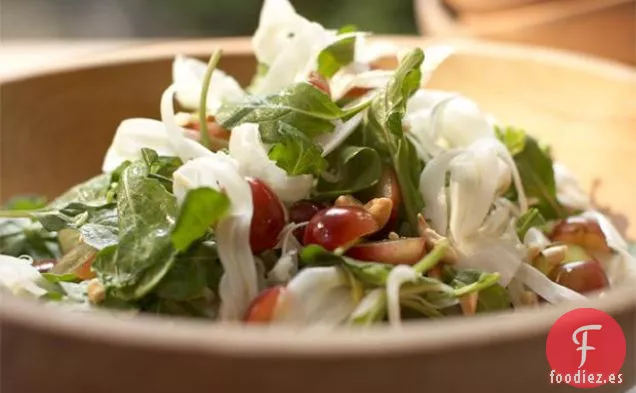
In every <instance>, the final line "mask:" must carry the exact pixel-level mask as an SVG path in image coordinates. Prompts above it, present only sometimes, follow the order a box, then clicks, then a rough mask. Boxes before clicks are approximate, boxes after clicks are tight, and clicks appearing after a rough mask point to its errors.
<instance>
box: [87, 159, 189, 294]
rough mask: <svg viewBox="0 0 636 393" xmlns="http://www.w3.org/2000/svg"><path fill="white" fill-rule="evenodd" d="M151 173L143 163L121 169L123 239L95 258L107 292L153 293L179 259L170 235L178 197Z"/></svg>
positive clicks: (119, 199) (119, 203) (119, 208)
mask: <svg viewBox="0 0 636 393" xmlns="http://www.w3.org/2000/svg"><path fill="white" fill-rule="evenodd" d="M147 175H148V167H147V165H146V164H145V163H144V162H136V163H133V164H132V165H130V166H129V167H127V168H126V169H125V170H124V171H123V173H122V175H121V182H120V184H119V189H118V192H117V211H118V216H119V243H118V244H117V245H114V246H109V247H106V248H104V249H102V250H101V251H100V252H99V253H98V254H97V257H96V260H95V262H94V263H93V270H95V271H96V273H97V275H98V277H99V278H100V280H101V281H102V283H104V284H105V287H106V290H107V293H108V295H109V296H112V297H115V298H118V299H122V300H134V299H139V298H141V297H142V296H144V295H145V294H147V293H148V292H150V291H151V290H152V289H153V288H154V287H155V285H156V284H157V283H158V282H159V281H160V280H161V279H162V278H163V277H164V276H165V274H166V273H167V272H168V270H170V268H171V267H172V265H173V263H174V260H175V255H176V250H175V249H174V248H173V247H172V242H171V236H170V235H171V232H172V227H173V223H174V222H176V219H177V213H178V208H177V201H176V199H175V197H174V196H173V195H172V194H170V193H169V192H168V191H166V189H165V188H164V187H163V186H162V185H161V184H160V183H159V182H158V181H157V180H155V179H151V178H149V177H148V176H147Z"/></svg>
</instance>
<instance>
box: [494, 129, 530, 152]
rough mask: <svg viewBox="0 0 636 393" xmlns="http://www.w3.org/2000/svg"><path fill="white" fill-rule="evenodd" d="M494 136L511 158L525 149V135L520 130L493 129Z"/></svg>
mask: <svg viewBox="0 0 636 393" xmlns="http://www.w3.org/2000/svg"><path fill="white" fill-rule="evenodd" d="M495 134H496V135H497V138H498V139H499V140H500V141H501V142H502V143H503V144H504V145H505V146H506V148H508V151H509V152H510V154H512V155H513V156H514V155H515V154H519V153H521V152H522V151H523V149H525V147H526V133H525V131H524V130H522V129H518V128H514V127H506V128H500V127H495Z"/></svg>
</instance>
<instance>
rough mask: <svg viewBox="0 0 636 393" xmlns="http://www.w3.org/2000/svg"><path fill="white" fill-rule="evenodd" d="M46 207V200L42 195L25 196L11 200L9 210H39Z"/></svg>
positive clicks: (7, 207) (8, 203) (7, 205)
mask: <svg viewBox="0 0 636 393" xmlns="http://www.w3.org/2000/svg"><path fill="white" fill-rule="evenodd" d="M43 207H46V198H45V197H43V196H41V195H23V196H19V197H15V198H11V199H9V201H7V203H6V206H5V209H7V210H37V209H41V208H43Z"/></svg>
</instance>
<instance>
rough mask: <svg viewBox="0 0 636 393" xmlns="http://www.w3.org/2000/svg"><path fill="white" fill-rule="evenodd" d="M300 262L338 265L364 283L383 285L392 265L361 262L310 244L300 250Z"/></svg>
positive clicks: (313, 264) (316, 264) (312, 264)
mask: <svg viewBox="0 0 636 393" xmlns="http://www.w3.org/2000/svg"><path fill="white" fill-rule="evenodd" d="M300 260H301V261H302V263H304V264H306V265H310V266H340V267H342V268H344V269H346V270H348V271H349V272H351V273H352V274H353V275H354V277H355V278H357V279H358V280H360V281H362V282H363V283H364V284H365V285H370V286H383V285H385V284H386V280H387V278H388V276H389V273H390V272H391V269H393V267H394V265H389V264H385V263H376V262H361V261H357V260H355V259H353V258H349V257H345V256H340V255H336V254H334V253H331V252H329V251H327V250H325V249H324V248H323V247H321V246H319V245H316V244H310V245H308V246H306V247H305V248H303V249H302V251H301V252H300Z"/></svg>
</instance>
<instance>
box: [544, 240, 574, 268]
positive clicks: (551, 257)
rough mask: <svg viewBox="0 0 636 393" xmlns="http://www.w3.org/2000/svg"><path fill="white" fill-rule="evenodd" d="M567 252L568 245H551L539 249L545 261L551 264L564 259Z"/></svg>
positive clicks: (556, 263)
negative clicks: (541, 249)
mask: <svg viewBox="0 0 636 393" xmlns="http://www.w3.org/2000/svg"><path fill="white" fill-rule="evenodd" d="M567 252H568V246H565V245H560V246H552V247H548V248H546V249H544V250H543V251H541V255H543V256H544V257H545V260H546V262H548V263H549V264H551V265H558V264H560V263H561V262H563V261H564V260H565V256H566V255H567Z"/></svg>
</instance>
